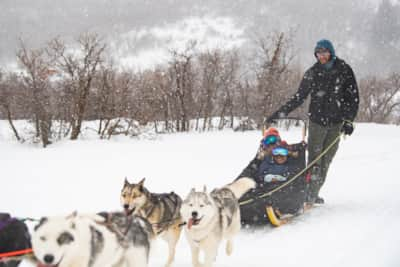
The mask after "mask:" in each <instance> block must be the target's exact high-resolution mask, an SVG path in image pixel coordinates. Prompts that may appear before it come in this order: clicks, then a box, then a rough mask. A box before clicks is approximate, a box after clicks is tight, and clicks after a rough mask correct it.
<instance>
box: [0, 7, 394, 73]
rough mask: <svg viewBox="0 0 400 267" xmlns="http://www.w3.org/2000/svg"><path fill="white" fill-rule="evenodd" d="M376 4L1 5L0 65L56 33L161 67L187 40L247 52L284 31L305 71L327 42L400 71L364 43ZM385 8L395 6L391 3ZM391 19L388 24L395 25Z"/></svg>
mask: <svg viewBox="0 0 400 267" xmlns="http://www.w3.org/2000/svg"><path fill="white" fill-rule="evenodd" d="M386 1H389V0H386ZM380 2H381V1H379V0H368V1H365V0H353V1H349V0H336V1H331V0H330V1H328V0H320V1H315V0H296V1H295V0H279V1H276V0H229V1H223V0H218V1H217V0H68V1H65V0H63V1H60V0H34V1H32V0H1V1H0V10H1V11H2V12H1V16H0V40H2V41H1V43H0V63H1V65H2V66H3V68H7V67H8V66H10V64H13V63H14V62H15V52H16V50H17V48H18V38H23V39H24V40H25V41H26V42H27V43H28V44H29V46H30V47H40V46H43V45H45V43H46V41H48V40H50V39H51V38H54V37H56V36H61V37H62V38H64V39H66V40H67V41H70V40H72V39H73V38H76V37H77V36H78V35H79V34H80V33H82V32H85V31H89V32H97V33H99V34H100V35H102V36H104V38H105V40H106V42H107V43H108V47H109V48H110V50H111V52H112V54H113V56H114V57H115V58H116V59H117V61H118V62H119V64H121V65H124V66H126V67H136V68H138V67H139V68H146V67H151V66H154V65H155V64H162V63H163V62H166V61H167V59H168V58H167V57H168V49H171V48H174V47H182V46H183V45H184V44H185V43H186V42H187V41H188V40H191V39H196V40H198V43H199V49H207V48H215V47H218V48H226V49H231V48H240V47H241V48H247V47H251V46H252V45H253V44H254V40H255V39H256V38H257V37H258V36H265V35H268V34H270V33H271V32H274V31H291V32H294V39H293V48H294V51H295V53H296V55H297V57H296V61H297V62H298V63H299V64H300V65H303V66H305V67H306V66H308V65H309V64H311V63H313V61H314V58H313V48H314V45H315V42H316V41H317V40H319V39H321V38H328V39H331V40H332V41H333V43H334V45H335V46H336V49H337V53H338V55H339V57H342V58H344V59H345V60H346V61H348V62H349V63H350V64H352V65H354V67H355V68H356V73H360V74H366V73H371V72H372V73H374V72H376V71H381V70H383V69H384V70H385V71H393V70H394V69H396V68H398V67H399V66H400V65H399V63H398V62H399V61H400V60H398V61H396V60H393V61H394V62H391V63H390V64H388V62H387V60H386V59H385V58H384V56H382V55H378V54H377V53H376V52H375V51H376V50H382V49H379V48H377V46H376V45H375V47H374V50H372V48H371V47H372V45H371V42H377V41H376V39H377V38H380V37H379V36H378V37H377V36H376V33H375V34H372V33H373V23H374V20H376V18H375V16H376V14H377V12H378V11H377V10H378V6H379V3H380ZM392 3H393V4H395V5H396V3H397V1H392ZM398 6H399V5H398V4H397V6H396V7H398ZM397 11H399V8H397ZM397 11H396V12H397ZM398 14H400V13H398ZM398 20H399V19H397V21H395V22H392V21H390V22H388V23H391V24H393V23H395V24H396V23H397V24H398V25H400V22H399V21H398ZM391 24H389V25H391ZM384 27H386V26H384ZM375 28H376V27H375ZM394 29H397V28H396V27H394ZM375 31H376V30H375ZM394 34H396V35H400V33H399V32H397V33H394ZM371 40H372V41H371ZM374 40H375V41H374ZM390 42H391V43H390V47H388V49H387V51H386V50H385V53H386V54H387V53H389V54H390V53H393V55H389V57H388V58H393V57H395V58H396V54H399V53H400V52H399V51H400V49H399V44H400V42H399V41H398V39H397V41H396V40H395V41H394V43H392V41H390ZM382 45H383V46H385V45H387V44H382ZM393 47H394V48H393ZM396 49H398V50H396ZM371 51H372V52H371ZM382 53H383V52H382ZM377 58H378V60H377ZM379 59H382V60H381V61H382V63H380V62H378V61H379ZM372 62H373V63H374V64H371V63H372ZM379 65H381V66H379Z"/></svg>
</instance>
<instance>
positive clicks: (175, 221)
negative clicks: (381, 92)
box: [121, 178, 182, 267]
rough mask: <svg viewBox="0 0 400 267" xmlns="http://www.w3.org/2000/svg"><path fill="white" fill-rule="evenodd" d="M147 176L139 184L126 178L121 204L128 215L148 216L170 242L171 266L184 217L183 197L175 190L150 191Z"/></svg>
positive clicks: (157, 233) (154, 229)
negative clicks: (155, 192) (182, 215)
mask: <svg viewBox="0 0 400 267" xmlns="http://www.w3.org/2000/svg"><path fill="white" fill-rule="evenodd" d="M144 181H145V178H143V179H142V180H141V181H140V182H139V183H137V184H134V183H133V184H130V183H129V182H128V180H127V179H126V178H125V182H124V186H123V188H122V191H121V205H122V207H123V208H124V210H125V213H126V214H127V215H129V214H138V215H140V216H142V217H144V218H146V219H147V220H148V221H149V222H150V224H151V225H152V227H153V231H154V234H155V235H157V236H161V238H162V239H164V240H165V241H166V242H167V243H168V252H169V255H168V260H167V263H166V265H165V266H167V267H168V266H170V265H171V263H172V262H173V260H174V257H175V248H176V244H177V242H178V240H179V236H180V234H181V227H180V224H181V223H182V218H181V215H180V209H181V204H182V199H181V198H180V197H179V196H178V195H177V194H175V193H174V192H171V193H165V194H154V193H150V192H149V191H148V190H147V189H146V188H145V187H144V185H143V184H144Z"/></svg>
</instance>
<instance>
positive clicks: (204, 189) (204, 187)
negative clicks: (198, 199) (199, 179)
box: [203, 185, 207, 193]
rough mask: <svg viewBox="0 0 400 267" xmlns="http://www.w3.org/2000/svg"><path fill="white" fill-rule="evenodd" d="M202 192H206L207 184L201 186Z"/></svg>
mask: <svg viewBox="0 0 400 267" xmlns="http://www.w3.org/2000/svg"><path fill="white" fill-rule="evenodd" d="M203 193H207V186H206V185H204V186H203Z"/></svg>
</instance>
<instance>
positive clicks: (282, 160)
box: [273, 155, 287, 164]
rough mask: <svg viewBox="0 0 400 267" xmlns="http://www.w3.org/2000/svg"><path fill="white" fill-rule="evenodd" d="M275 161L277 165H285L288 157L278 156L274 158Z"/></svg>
mask: <svg viewBox="0 0 400 267" xmlns="http://www.w3.org/2000/svg"><path fill="white" fill-rule="evenodd" d="M273 159H274V161H275V162H276V163H277V164H284V163H285V162H286V161H287V156H281V155H277V156H273Z"/></svg>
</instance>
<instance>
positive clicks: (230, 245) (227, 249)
mask: <svg viewBox="0 0 400 267" xmlns="http://www.w3.org/2000/svg"><path fill="white" fill-rule="evenodd" d="M232 250H233V240H232V239H228V240H227V241H226V247H225V252H226V255H228V256H230V255H232Z"/></svg>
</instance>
